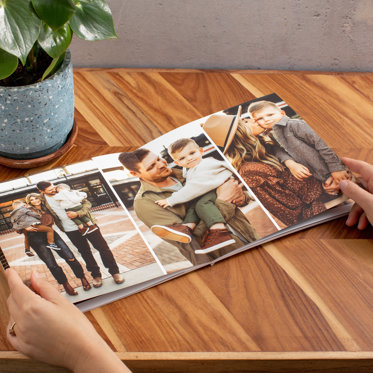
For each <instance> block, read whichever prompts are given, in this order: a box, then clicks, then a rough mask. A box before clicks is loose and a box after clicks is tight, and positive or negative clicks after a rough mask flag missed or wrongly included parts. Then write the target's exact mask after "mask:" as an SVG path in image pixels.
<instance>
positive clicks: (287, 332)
mask: <svg viewBox="0 0 373 373" xmlns="http://www.w3.org/2000/svg"><path fill="white" fill-rule="evenodd" d="M74 78H75V107H76V112H75V120H76V123H77V125H78V128H79V134H78V138H77V140H76V143H75V145H74V146H73V147H72V148H71V149H70V150H69V151H68V152H67V153H66V154H64V155H63V156H62V157H61V158H59V159H58V160H56V161H53V162H52V163H50V164H48V165H47V166H43V167H42V168H39V169H37V170H35V169H33V170H15V169H10V168H6V167H3V166H1V167H0V172H1V179H2V180H7V179H11V178H15V177H19V176H21V175H23V174H24V173H35V172H39V171H41V170H44V169H47V168H53V167H56V166H58V165H63V164H67V163H73V162H76V161H80V160H85V159H88V158H89V157H91V156H95V155H102V154H105V153H112V152H118V151H128V150H133V149H135V148H137V147H139V146H141V145H143V144H144V143H146V142H148V141H150V140H152V139H154V138H155V137H157V136H159V135H161V134H163V133H165V132H167V131H169V130H171V129H173V128H175V127H177V126H180V125H182V124H185V123H187V122H190V121H192V120H195V119H197V118H199V117H202V116H205V115H207V114H210V113H213V112H216V111H219V110H222V109H225V108H228V107H231V106H234V105H238V104H240V103H242V102H245V101H248V100H250V99H253V98H255V97H259V96H263V95H266V94H269V93H273V92H275V93H277V94H278V95H279V96H280V97H282V98H283V99H284V100H285V101H286V102H287V103H288V104H289V105H290V106H291V107H292V108H293V109H294V110H295V111H296V112H297V113H298V114H299V115H301V116H302V117H303V118H304V119H305V120H306V121H307V122H308V123H309V124H310V125H311V126H312V127H313V128H314V129H315V130H316V131H317V132H318V133H319V134H320V136H321V137H322V138H323V139H324V140H325V141H326V142H327V143H328V144H329V146H330V147H331V148H333V149H334V150H335V151H336V152H337V154H338V155H340V156H349V157H354V158H360V159H363V160H366V161H368V162H371V163H373V136H372V133H373V74H370V73H330V74H329V73H317V72H279V71H198V70H154V69H151V70H131V69H109V70H108V69H76V70H75V71H74ZM372 237H373V229H372V228H369V229H367V230H366V231H363V232H360V231H358V230H357V229H355V228H347V227H346V226H345V224H344V219H338V220H335V221H333V222H330V223H326V224H322V225H320V226H317V227H314V228H311V229H308V230H306V231H303V232H299V233H296V234H293V235H291V236H288V237H285V238H282V239H279V240H276V241H274V242H272V243H270V244H266V245H263V246H261V247H258V248H256V249H253V250H250V251H247V252H245V253H242V254H240V255H237V256H235V257H232V258H230V259H227V260H225V261H223V262H219V263H217V264H216V265H214V266H212V267H208V268H204V269H202V270H199V271H195V272H193V273H191V274H188V275H186V276H183V277H181V278H178V279H175V280H172V281H169V282H167V283H165V284H162V285H159V286H157V287H155V288H152V289H149V290H146V291H143V292H141V293H139V294H136V295H133V296H131V297H129V298H126V299H123V300H120V301H117V302H115V303H112V304H109V305H106V306H104V307H100V308H97V309H95V310H92V311H90V312H87V316H88V318H89V319H90V320H91V321H92V322H93V324H94V325H95V327H96V329H97V330H98V331H99V333H100V334H101V336H102V337H103V338H104V339H105V340H106V341H107V342H108V343H109V345H110V346H111V347H112V348H113V349H114V350H115V351H117V352H118V355H119V356H120V357H121V358H122V359H123V361H126V362H127V363H128V364H129V366H130V367H131V368H132V369H133V370H134V371H136V372H148V371H155V372H158V371H159V372H171V371H172V372H186V371H188V372H199V371H205V372H227V371H235V372H238V371H252V372H254V371H255V372H285V371H286V372H299V371H308V372H318V371H328V372H372V371H373V271H372V270H373V240H372ZM0 276H1V277H0V280H1V288H0V297H1V301H0V312H1V323H0V350H1V352H0V359H1V361H0V371H1V372H20V371H25V372H26V371H27V372H47V371H48V372H63V371H65V370H63V369H62V368H61V369H60V368H54V367H50V366H47V365H45V364H41V363H38V362H33V361H30V360H28V359H27V358H25V357H23V356H22V355H21V354H19V353H17V352H14V351H13V350H12V348H11V346H10V345H9V343H8V342H7V341H6V338H5V337H4V335H5V330H6V327H7V311H6V293H7V290H6V285H5V280H4V276H3V273H0Z"/></svg>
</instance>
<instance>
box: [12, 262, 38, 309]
mask: <svg viewBox="0 0 373 373" xmlns="http://www.w3.org/2000/svg"><path fill="white" fill-rule="evenodd" d="M5 274H6V278H7V280H8V286H9V290H10V294H11V295H12V296H13V298H14V300H15V302H16V304H17V305H20V304H21V303H23V300H24V298H27V297H30V296H34V295H35V294H34V293H33V292H32V291H31V290H30V289H29V288H28V287H27V286H26V285H25V284H24V283H23V281H22V280H21V277H19V275H18V273H17V272H16V271H15V270H14V269H13V268H8V269H7V270H6V271H5Z"/></svg>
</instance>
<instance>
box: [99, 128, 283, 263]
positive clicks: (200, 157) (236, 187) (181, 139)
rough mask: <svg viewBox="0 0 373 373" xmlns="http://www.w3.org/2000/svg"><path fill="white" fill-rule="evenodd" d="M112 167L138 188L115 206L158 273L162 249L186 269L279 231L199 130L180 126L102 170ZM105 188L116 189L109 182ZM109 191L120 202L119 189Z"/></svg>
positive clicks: (113, 161) (119, 155)
mask: <svg viewBox="0 0 373 373" xmlns="http://www.w3.org/2000/svg"><path fill="white" fill-rule="evenodd" d="M100 158H101V157H97V158H95V160H97V159H100ZM104 158H105V156H103V157H102V159H104ZM106 160H108V157H106ZM118 161H119V164H120V166H121V168H122V169H123V170H124V171H123V172H124V173H123V178H124V180H128V181H129V182H131V180H137V187H136V193H135V196H131V198H130V203H129V202H128V198H127V197H128V195H127V196H126V195H125V194H122V197H121V199H122V201H123V203H124V204H125V205H126V204H127V206H130V209H131V212H132V214H133V215H134V216H135V219H136V220H137V221H138V222H139V224H140V225H141V226H142V227H143V232H144V237H145V238H146V239H147V240H148V242H149V243H150V246H151V247H152V248H153V250H154V252H155V254H156V255H157V256H158V258H159V260H160V261H161V263H162V264H163V265H165V264H166V263H164V261H163V257H165V255H164V252H165V251H166V250H167V249H168V250H171V249H172V250H173V252H176V253H178V256H179V257H180V256H181V257H182V258H183V262H184V263H185V265H186V267H190V266H191V265H193V266H194V265H198V264H203V263H207V262H210V261H212V260H214V259H217V258H220V257H222V256H223V255H226V254H229V253H231V252H232V251H234V250H236V249H239V248H241V247H243V246H244V245H245V244H248V243H251V242H254V241H256V240H258V239H259V238H262V237H265V236H267V235H269V234H271V233H274V232H277V230H278V229H277V227H276V224H275V222H274V221H273V220H272V219H271V217H270V216H268V214H267V213H266V212H265V210H264V209H263V208H262V206H261V205H260V203H258V201H257V200H256V199H255V196H254V195H253V194H252V193H251V192H250V191H249V190H248V189H247V188H245V187H244V186H243V184H242V180H241V179H240V178H239V175H238V174H237V173H236V171H235V170H234V169H233V168H232V166H231V165H230V164H229V163H228V162H227V161H226V160H224V158H223V157H222V156H221V154H220V152H219V151H218V149H217V148H216V147H215V145H214V144H212V143H211V142H210V141H209V140H208V138H207V137H206V136H205V134H204V133H203V130H202V128H201V126H200V125H197V124H188V125H185V126H182V127H180V128H178V129H175V130H173V131H171V132H169V133H168V134H166V135H164V136H161V137H159V138H158V139H156V140H154V141H152V142H150V143H148V144H146V145H145V146H144V147H142V148H140V149H137V150H135V151H132V152H123V153H119V154H118V155H117V159H112V161H111V162H105V164H106V165H107V168H108V169H110V170H113V167H114V164H116V166H117V167H118ZM103 171H104V174H105V170H103ZM118 171H119V170H118ZM111 172H112V171H111ZM109 180H111V181H110V182H111V183H113V184H116V183H118V182H115V177H114V176H113V177H111V178H110V177H109ZM123 183H125V182H123ZM127 188H128V187H127ZM114 189H116V190H118V191H119V193H118V194H119V195H121V193H120V190H121V188H120V187H118V186H117V185H114ZM126 200H127V201H126ZM166 248H167V249H166ZM162 249H163V250H162ZM178 268H179V269H180V267H178Z"/></svg>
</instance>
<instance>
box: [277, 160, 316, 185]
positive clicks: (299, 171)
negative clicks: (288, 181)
mask: <svg viewBox="0 0 373 373" xmlns="http://www.w3.org/2000/svg"><path fill="white" fill-rule="evenodd" d="M284 163H285V166H286V167H287V168H288V169H289V171H290V172H291V174H292V175H293V176H294V177H295V178H296V179H298V180H303V179H307V178H308V177H310V176H312V174H311V172H310V170H309V169H308V168H307V167H306V166H304V165H302V164H301V163H297V162H295V161H293V160H292V159H288V160H286V161H285V162H284Z"/></svg>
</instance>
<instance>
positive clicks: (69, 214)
mask: <svg viewBox="0 0 373 373" xmlns="http://www.w3.org/2000/svg"><path fill="white" fill-rule="evenodd" d="M66 215H67V217H68V218H70V219H75V218H77V217H78V216H79V215H78V213H77V212H76V211H66Z"/></svg>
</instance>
